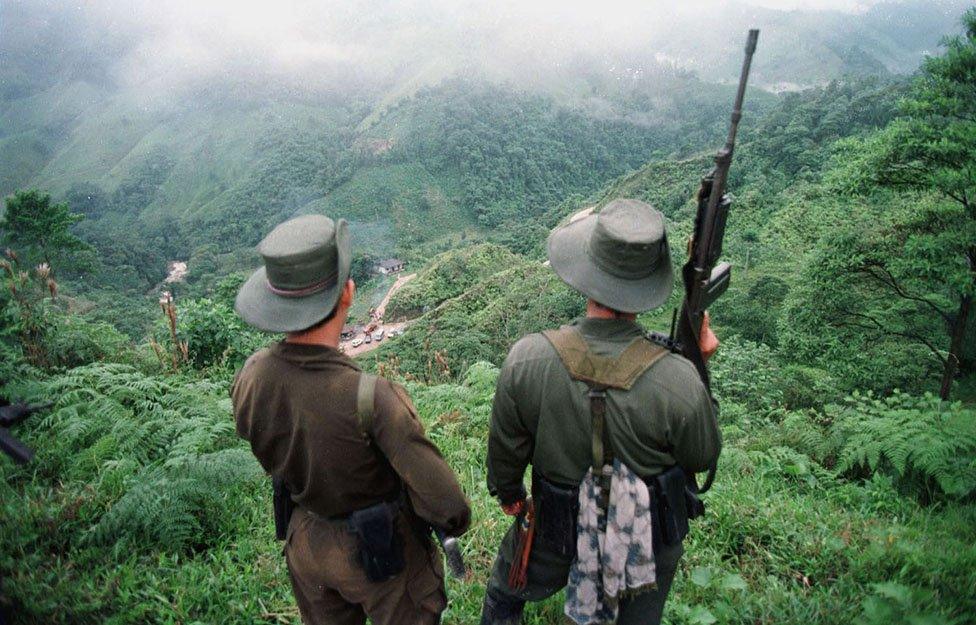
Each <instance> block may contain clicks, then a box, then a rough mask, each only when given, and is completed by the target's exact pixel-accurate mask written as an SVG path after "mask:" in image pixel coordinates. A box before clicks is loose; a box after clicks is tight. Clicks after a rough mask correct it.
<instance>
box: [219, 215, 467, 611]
mask: <svg viewBox="0 0 976 625" xmlns="http://www.w3.org/2000/svg"><path fill="white" fill-rule="evenodd" d="M258 252H259V253H260V255H261V256H262V258H263V260H264V267H262V268H260V269H259V270H258V271H256V272H255V273H254V275H252V276H251V278H250V279H249V280H248V281H247V282H246V283H245V284H244V285H243V286H242V287H241V289H240V292H239V293H238V295H237V302H236V309H237V311H238V313H239V314H240V315H241V317H243V319H244V320H245V321H247V322H248V323H249V324H251V325H253V326H255V327H257V328H260V329H262V330H266V331H271V332H283V333H285V334H286V336H285V339H284V340H283V341H281V342H278V343H275V344H273V345H271V346H270V347H267V348H265V349H262V350H260V351H258V352H256V353H255V354H254V355H252V356H251V357H250V358H249V359H248V360H247V362H246V363H245V364H244V366H243V367H242V369H241V370H240V371H239V372H238V373H237V376H236V377H235V378H234V383H233V387H232V390H231V396H232V399H233V405H234V417H235V419H236V422H237V432H238V434H239V435H240V436H241V437H243V438H245V439H247V440H248V441H249V442H250V444H251V449H252V451H253V452H254V455H255V456H256V457H257V459H258V461H259V462H260V463H261V466H263V467H264V469H265V470H267V471H268V472H269V473H270V474H272V476H274V477H275V478H277V479H279V480H281V482H283V483H284V484H285V485H286V486H287V489H288V491H290V494H291V500H292V501H293V502H294V504H295V506H296V507H295V508H294V512H293V514H292V515H291V519H290V523H289V524H288V528H287V535H286V537H285V547H284V552H285V556H286V561H287V564H288V572H289V574H290V577H291V582H292V588H293V590H294V593H295V598H296V600H297V602H298V607H299V610H300V612H301V615H302V620H303V621H304V622H305V623H309V624H336V625H354V624H355V625H361V624H363V623H365V622H366V618H367V617H369V618H370V620H371V621H372V622H373V623H375V624H376V625H398V624H402V625H418V624H432V623H437V622H439V621H440V614H441V612H442V611H443V610H444V608H445V607H446V605H447V601H446V596H445V590H444V575H443V565H442V563H441V559H440V556H439V554H438V552H437V551H435V548H434V546H433V545H432V543H431V540H430V527H431V526H434V527H437V528H440V529H442V530H443V531H444V532H445V533H446V534H447V535H454V536H456V535H460V534H461V533H463V532H464V531H465V530H466V529H467V527H468V523H469V519H470V508H469V506H468V503H467V501H466V500H465V497H464V495H463V493H462V492H461V489H460V487H459V486H458V482H457V479H456V477H455V475H454V473H453V472H452V471H451V469H450V468H449V467H448V465H447V463H446V462H445V461H444V459H443V458H442V457H441V455H440V453H439V452H438V450H437V448H436V447H435V446H434V445H433V444H432V443H431V442H430V440H428V439H427V437H426V436H425V435H424V430H423V427H422V425H421V423H420V421H419V419H418V418H417V413H416V410H415V409H414V407H413V404H412V403H411V402H410V398H409V397H408V396H407V394H406V392H405V391H404V389H403V388H402V387H400V386H399V385H396V384H393V383H391V382H388V381H386V380H384V379H383V378H377V377H375V376H371V375H367V374H364V373H363V372H362V371H361V370H360V368H359V367H358V366H357V365H356V363H355V362H353V361H352V360H351V359H349V358H348V357H346V356H345V355H344V354H342V353H341V352H340V351H339V350H338V343H339V335H340V333H341V330H342V326H343V325H344V324H345V322H346V317H347V314H348V312H349V307H350V305H351V304H352V301H353V296H354V293H355V284H354V283H353V281H352V280H350V279H349V266H350V258H351V251H350V243H349V235H348V228H347V225H346V222H345V221H344V220H341V219H340V220H339V221H338V222H333V220H331V219H329V218H327V217H324V216H321V215H309V216H304V217H298V218H296V219H292V220H290V221H287V222H285V223H283V224H281V225H279V226H278V227H277V228H275V229H274V230H273V231H272V232H271V233H270V234H269V235H268V236H267V237H266V238H265V239H264V240H263V241H262V242H261V243H260V245H259V246H258Z"/></svg>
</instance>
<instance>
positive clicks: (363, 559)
mask: <svg viewBox="0 0 976 625" xmlns="http://www.w3.org/2000/svg"><path fill="white" fill-rule="evenodd" d="M399 511H400V506H399V505H398V504H396V503H385V502H384V503H378V504H376V505H374V506H370V507H369V508H363V509H362V510H357V511H355V512H353V513H352V514H350V515H349V520H348V523H349V529H350V531H352V532H353V533H354V534H355V535H356V538H357V539H358V543H359V560H360V563H361V564H362V566H363V570H364V571H365V572H366V579H368V580H369V581H371V582H383V581H386V580H388V579H390V578H391V577H393V576H394V575H397V574H399V573H400V572H402V571H403V569H404V568H406V561H405V560H404V555H403V539H402V538H401V536H400V533H399V532H398V531H397V517H398V515H399Z"/></svg>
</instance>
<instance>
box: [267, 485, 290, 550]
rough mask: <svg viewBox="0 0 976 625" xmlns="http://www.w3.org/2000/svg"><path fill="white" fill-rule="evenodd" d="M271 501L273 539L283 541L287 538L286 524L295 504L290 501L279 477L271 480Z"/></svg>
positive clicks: (288, 491) (288, 494)
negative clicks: (273, 528) (272, 509)
mask: <svg viewBox="0 0 976 625" xmlns="http://www.w3.org/2000/svg"><path fill="white" fill-rule="evenodd" d="M271 489H272V501H273V505H274V523H275V538H277V539H278V540H284V539H285V537H286V536H288V523H290V522H291V513H292V512H294V510H295V502H294V501H292V500H291V491H290V490H288V486H287V485H286V484H285V480H284V479H283V478H280V477H272V478H271Z"/></svg>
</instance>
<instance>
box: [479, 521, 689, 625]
mask: <svg viewBox="0 0 976 625" xmlns="http://www.w3.org/2000/svg"><path fill="white" fill-rule="evenodd" d="M515 543H516V535H515V526H514V524H513V526H512V527H511V528H509V531H508V533H507V534H506V535H505V538H503V539H502V544H501V546H500V547H499V549H498V556H497V557H496V558H495V565H494V567H493V569H492V572H491V579H490V580H489V581H488V589H487V597H486V598H485V603H486V607H488V608H491V607H494V609H495V611H496V612H497V613H499V614H500V616H499V617H496V618H484V615H483V618H482V624H483V625H515V624H516V623H519V622H521V621H520V620H519V618H518V617H517V615H513V614H512V612H517V613H519V614H520V613H521V606H522V604H524V602H525V601H541V600H543V599H546V598H548V597H551V596H552V595H554V594H556V593H557V592H559V591H560V590H562V589H563V588H564V587H565V586H566V582H567V581H568V578H569V568H570V566H571V565H572V563H573V560H572V558H569V557H566V556H562V555H560V554H558V553H556V552H555V551H553V550H551V549H547V547H546V545H545V544H544V543H540V542H535V543H534V544H533V545H532V551H531V552H530V554H529V567H528V571H527V577H528V583H527V584H526V586H525V588H524V589H522V590H514V589H512V588H510V587H509V585H508V570H509V567H510V566H511V562H512V559H513V558H514V554H515V546H516V545H515ZM683 553H684V547H683V546H682V544H681V543H678V544H677V545H673V546H670V547H660V548H658V549H657V551H656V552H655V554H654V560H655V564H656V574H657V588H656V589H653V590H648V591H645V592H640V593H637V594H634V595H628V596H627V597H625V598H623V599H621V600H620V611H619V615H618V617H617V625H638V624H639V625H656V624H657V623H660V622H661V614H662V613H663V612H664V601H665V600H666V599H667V597H668V591H670V590H671V582H672V581H673V580H674V574H675V571H676V570H677V568H678V561H679V560H680V559H681V555H682V554H683Z"/></svg>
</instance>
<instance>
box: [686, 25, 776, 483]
mask: <svg viewBox="0 0 976 625" xmlns="http://www.w3.org/2000/svg"><path fill="white" fill-rule="evenodd" d="M758 38H759V31H758V30H755V29H753V30H750V31H749V37H748V39H747V40H746V58H745V60H744V61H743V63H742V74H741V75H740V76H739V90H738V92H737V93H736V95H735V104H734V106H733V107H732V124H731V126H730V127H729V136H728V139H726V141H725V145H724V146H723V147H722V149H720V150H719V151H718V154H716V155H715V167H714V168H712V171H711V172H709V173H708V174H707V175H706V176H705V177H704V178H702V181H701V188H700V189H699V190H698V211H697V213H696V214H695V232H694V235H693V236H692V238H691V241H690V242H689V243H688V262H686V263H685V265H684V267H683V268H682V270H681V275H682V279H683V280H684V284H685V297H684V301H683V302H682V303H681V313H680V315H679V318H678V326H677V331H678V336H677V343H678V345H680V350H681V354H682V355H683V356H684V357H685V358H687V359H688V360H690V361H691V362H692V364H694V365H695V368H696V369H697V370H698V375H699V376H701V379H702V382H704V383H705V386H706V387H709V377H708V367H707V366H706V365H705V359H704V358H703V357H702V353H701V349H700V348H699V337H700V335H701V327H702V322H703V320H704V316H705V311H706V310H707V309H708V308H709V306H711V305H712V304H713V303H714V302H715V300H717V299H718V298H719V297H720V296H721V295H722V294H723V293H725V290H726V289H728V288H729V279H730V278H731V276H732V265H730V264H729V263H727V262H722V263H719V262H718V259H719V257H720V256H721V255H722V238H723V237H724V236H725V221H726V219H727V218H728V215H729V209H730V208H731V206H732V200H731V198H730V197H729V196H728V195H726V193H725V190H726V189H725V183H726V181H727V180H728V176H729V166H730V165H731V164H732V152H733V150H734V149H735V135H736V132H737V131H738V129H739V120H740V119H741V118H742V100H743V98H744V97H745V93H746V81H747V80H748V79H749V67H750V66H751V65H752V55H753V53H754V52H755V51H756V41H757V40H758ZM714 479H715V468H714V467H712V468H710V469H709V470H708V477H707V478H706V480H705V483H704V484H703V485H702V487H701V488H700V489H699V492H705V491H707V490H708V489H709V488H710V487H711V485H712V481H713V480H714Z"/></svg>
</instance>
